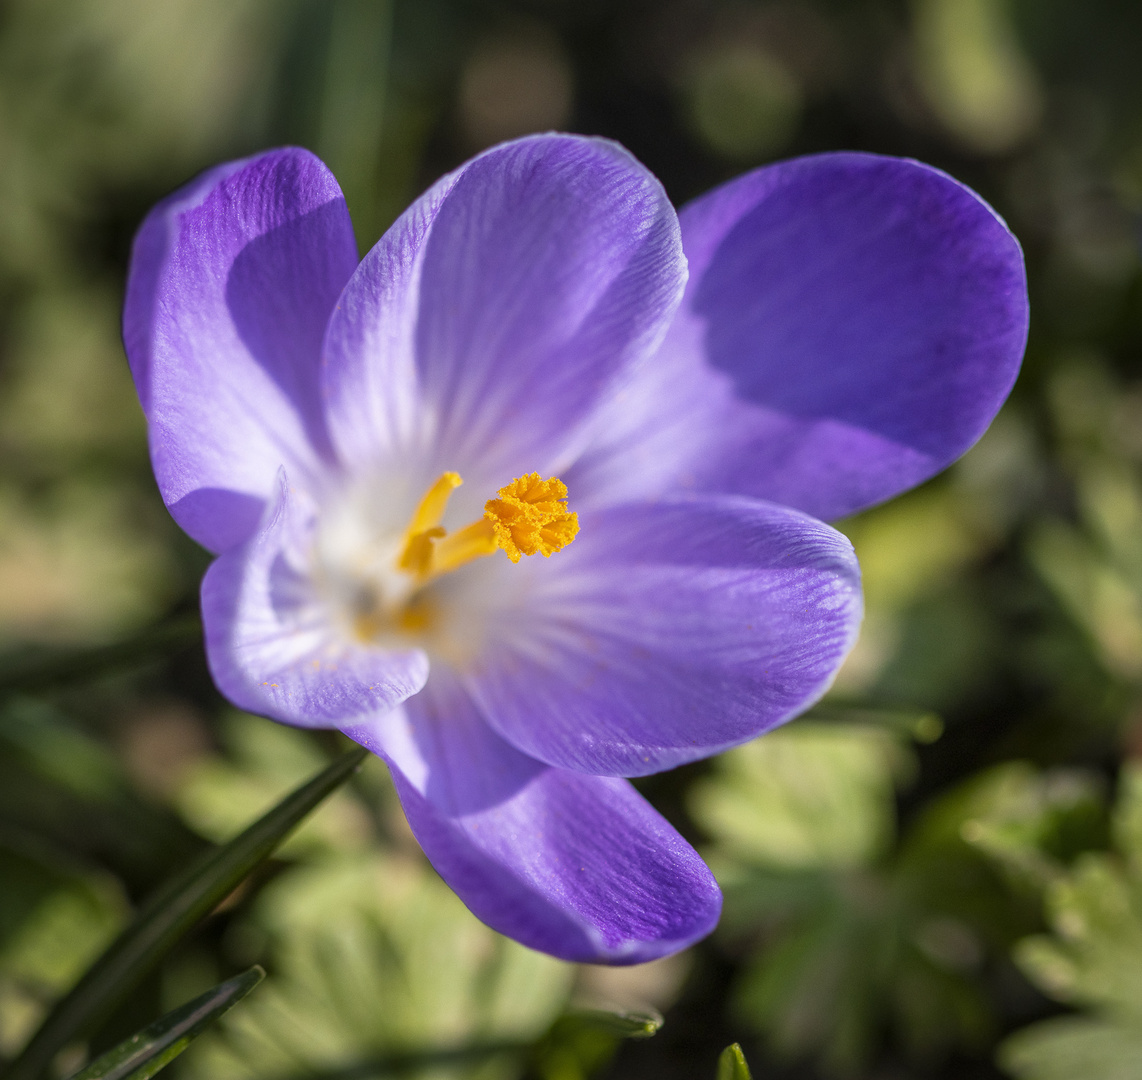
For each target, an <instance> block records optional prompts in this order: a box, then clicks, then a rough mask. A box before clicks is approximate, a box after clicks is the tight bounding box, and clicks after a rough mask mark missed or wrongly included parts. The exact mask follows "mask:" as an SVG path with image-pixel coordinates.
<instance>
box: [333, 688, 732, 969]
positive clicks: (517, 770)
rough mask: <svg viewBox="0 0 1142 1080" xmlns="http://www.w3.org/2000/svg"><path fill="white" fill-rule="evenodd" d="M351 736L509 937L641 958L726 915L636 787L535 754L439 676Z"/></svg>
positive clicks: (689, 853)
mask: <svg viewBox="0 0 1142 1080" xmlns="http://www.w3.org/2000/svg"><path fill="white" fill-rule="evenodd" d="M346 733H347V734H348V735H350V737H352V738H354V739H356V740H357V741H358V742H361V743H363V744H364V745H366V746H368V747H369V748H370V749H372V750H374V751H375V752H376V753H379V754H381V755H382V756H383V757H384V758H385V759H386V760H387V761H388V763H389V766H390V768H391V770H392V773H393V779H394V781H395V783H396V787H397V791H398V793H399V794H400V799H401V803H402V805H403V806H404V811H405V814H406V815H407V817H408V820H409V824H410V825H411V826H412V830H413V832H414V834H415V835H416V838H417V840H418V841H419V842H420V845H421V847H423V848H424V852H425V854H426V855H427V856H428V858H429V860H430V861H431V862H432V864H433V866H435V867H436V869H437V871H438V872H439V873H440V875H441V877H443V878H444V880H445V881H446V882H448V884H449V885H450V886H451V887H452V889H453V890H455V892H456V894H457V895H458V896H459V897H460V898H461V899H462V900H463V901H464V903H465V904H467V905H468V907H469V908H470V909H471V911H472V912H473V914H475V915H476V916H477V917H478V918H480V919H482V920H483V921H484V922H485V923H487V924H488V925H489V926H491V927H493V928H494V929H496V930H498V931H500V933H503V934H507V935H508V936H509V937H512V938H515V940H517V941H521V942H523V944H525V945H528V946H530V947H531V948H534V949H540V950H542V951H543V952H547V953H551V954H552V955H554V956H558V957H561V958H562V959H565V960H575V961H584V962H590V963H609V964H636V963H642V962H643V961H646V960H653V959H655V958H657V957H660V956H665V955H668V954H670V953H673V952H677V951H678V950H679V949H683V948H685V947H686V946H687V945H690V944H692V943H693V942H694V941H697V940H698V939H699V938H702V937H705V936H706V934H708V933H709V932H710V931H711V930H712V929H713V928H714V926H715V924H716V923H717V919H718V914H719V912H720V910H721V894H720V892H719V891H718V886H717V884H716V882H715V881H714V878H713V876H712V875H711V873H710V871H709V870H708V869H707V867H706V865H705V864H704V863H703V862H702V860H701V859H700V858H699V857H698V855H697V853H696V852H695V851H694V849H693V848H692V847H691V846H690V845H689V844H688V843H686V841H685V840H684V839H682V837H681V836H679V834H678V833H677V831H676V830H675V829H674V828H673V827H672V826H671V825H670V824H669V823H668V822H667V821H666V820H665V819H664V818H663V817H662V816H661V815H660V814H658V813H657V811H655V810H654V809H653V808H652V807H651V806H650V804H649V803H647V802H646V800H645V799H643V798H642V797H641V796H640V795H639V794H638V793H637V792H636V791H635V790H634V788H633V787H631V786H630V784H629V783H627V782H626V781H624V780H615V779H610V778H606V777H596V776H584V775H582V774H578V773H571V772H566V771H564V770H562V769H552V768H548V767H546V766H543V765H541V764H539V763H538V762H536V761H534V760H532V759H530V758H527V757H525V756H524V755H522V754H520V753H519V752H518V751H516V750H514V749H512V747H510V746H508V745H507V744H506V743H504V742H503V741H502V740H501V739H499V738H498V737H497V736H496V735H495V734H493V733H492V731H491V730H490V729H489V728H488V727H487V726H486V725H485V724H484V723H483V722H482V720H481V719H480V717H479V716H478V715H477V714H476V712H475V711H474V708H473V705H472V703H471V702H470V701H468V700H467V699H466V697H465V695H464V694H463V692H457V691H456V690H455V688H454V687H449V686H446V685H443V684H441V683H437V681H436V680H435V678H434V680H433V684H432V685H431V686H430V687H429V689H427V690H426V691H425V692H424V693H422V694H420V695H418V696H417V697H416V698H414V699H412V700H411V701H409V702H408V703H407V704H406V705H405V706H404V707H403V708H401V709H397V710H394V711H393V712H391V713H389V714H387V715H386V716H385V717H383V718H380V719H378V720H375V721H373V722H372V723H370V724H366V725H362V726H359V727H356V728H353V729H347V731H346Z"/></svg>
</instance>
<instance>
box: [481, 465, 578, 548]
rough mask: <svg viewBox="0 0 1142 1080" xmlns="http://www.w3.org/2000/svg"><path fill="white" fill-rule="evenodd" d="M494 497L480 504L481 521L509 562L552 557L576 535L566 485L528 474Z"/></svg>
mask: <svg viewBox="0 0 1142 1080" xmlns="http://www.w3.org/2000/svg"><path fill="white" fill-rule="evenodd" d="M496 494H497V495H498V496H499V498H497V499H489V500H488V501H487V502H486V503H485V504H484V520H485V521H487V522H489V523H490V524H491V526H492V532H493V534H494V535H495V542H496V544H497V545H498V546H499V547H501V548H503V549H504V551H505V552H507V556H508V558H509V559H511V561H512V562H519V560H520V559H521V558H522V557H523V556H524V555H535V554H536V553H537V552H538V553H539V554H541V555H543V556H545V557H546V556H548V555H552V554H554V553H555V552H556V551H558V550H559V549H560V548H564V547H566V546H567V545H568V544H569V543H571V541H572V540H574V539H575V535H576V533H578V532H579V518H578V515H576V514H573V513H569V512H568V510H567V485H566V484H565V483H563V481H562V480H560V479H559V478H558V477H555V476H552V477H550V478H549V479H547V480H544V479H543V478H542V477H541V476H540V475H539V473H528V474H527V475H526V476H520V477H517V478H516V479H515V480H513V481H512V482H511V483H510V484H508V485H507V487H502V488H500V490H499V491H498V492H497V493H496Z"/></svg>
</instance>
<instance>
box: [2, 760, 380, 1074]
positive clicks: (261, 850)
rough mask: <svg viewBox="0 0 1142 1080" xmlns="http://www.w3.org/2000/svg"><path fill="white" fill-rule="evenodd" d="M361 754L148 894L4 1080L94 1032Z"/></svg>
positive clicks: (36, 1069)
mask: <svg viewBox="0 0 1142 1080" xmlns="http://www.w3.org/2000/svg"><path fill="white" fill-rule="evenodd" d="M366 754H367V751H366V750H364V749H354V750H350V751H349V752H348V753H347V754H343V755H342V756H341V757H340V758H338V759H337V760H336V761H335V762H333V764H331V765H330V766H329V767H328V768H327V769H325V770H324V771H322V772H321V773H319V774H318V775H317V776H315V777H314V778H313V779H312V780H310V781H308V782H307V783H305V784H303V785H302V786H301V787H299V788H297V789H296V790H295V791H293V792H292V793H291V794H289V795H287V796H286V797H285V798H284V799H283V800H282V801H281V802H280V803H278V804H277V806H275V807H274V808H273V809H272V810H270V811H269V812H268V813H266V814H265V815H264V816H263V817H261V818H259V819H258V820H257V821H255V822H254V824H253V825H251V826H250V827H249V828H248V829H246V831H245V832H243V833H242V834H241V835H239V836H236V837H235V838H234V839H233V840H231V841H230V842H229V843H228V844H224V845H223V846H222V847H219V848H215V849H213V850H211V851H208V852H206V853H205V854H204V855H203V856H202V857H201V858H199V859H197V860H196V861H195V862H193V863H191V865H190V866H188V867H187V868H186V870H184V871H183V872H182V873H181V874H179V875H178V876H176V877H175V878H174V879H173V880H172V881H170V882H169V883H168V884H167V885H165V886H164V887H163V888H161V889H160V890H159V891H158V892H157V893H156V894H155V895H154V896H153V897H151V899H150V900H148V901H147V902H146V903H145V904H144V905H143V906H142V908H141V909H140V910H139V913H138V915H137V916H136V917H135V920H134V921H133V922H132V923H131V925H130V926H128V927H127V929H126V930H124V931H123V933H122V934H120V935H119V937H118V938H117V939H116V940H115V941H113V942H112V943H111V945H110V946H109V947H108V949H107V951H106V952H105V953H104V954H103V955H102V956H101V957H100V958H99V959H98V960H96V962H95V963H94V964H93V965H92V967H91V968H90V969H89V970H88V972H87V973H86V974H85V975H84V976H83V978H81V979H80V980H79V982H78V983H77V984H76V986H75V987H74V989H73V990H72V991H71V992H70V993H69V994H68V995H67V996H66V997H65V998H64V999H63V1000H62V1001H61V1002H60V1003H59V1004H58V1005H56V1007H55V1008H54V1009H53V1010H52V1011H51V1012H50V1013H49V1014H48V1018H47V1019H46V1020H45V1021H44V1023H43V1026H42V1027H41V1028H40V1029H39V1031H37V1032H36V1034H35V1035H34V1036H33V1037H32V1041H31V1042H30V1043H28V1045H27V1046H26V1047H25V1049H24V1051H23V1053H21V1054H20V1056H19V1057H18V1058H17V1059H16V1060H15V1061H14V1062H13V1063H12V1064H11V1065H10V1066H9V1068H8V1070H7V1071H6V1072H5V1073H4V1080H38V1077H40V1076H41V1075H42V1074H43V1072H44V1070H45V1069H46V1068H47V1066H48V1064H49V1063H50V1062H51V1060H52V1058H54V1057H55V1055H56V1054H57V1053H58V1052H59V1050H60V1049H61V1048H62V1047H64V1046H66V1045H67V1044H68V1043H69V1042H71V1041H72V1040H73V1039H76V1038H80V1037H82V1036H84V1035H87V1034H89V1033H90V1032H91V1031H93V1030H94V1029H95V1028H96V1026H97V1025H98V1024H99V1023H100V1021H102V1020H104V1019H105V1018H106V1017H107V1016H108V1015H109V1014H110V1013H111V1012H112V1011H113V1010H114V1009H115V1007H116V1006H117V1005H118V1004H119V1003H120V1002H121V1001H122V1000H123V999H124V998H125V997H126V996H127V995H128V994H129V993H130V992H131V990H132V989H133V988H134V987H135V986H136V985H138V983H139V981H140V980H141V979H143V978H144V977H145V976H146V975H147V973H148V972H150V971H151V970H152V969H153V968H154V967H155V966H156V965H157V964H158V963H159V961H161V960H162V958H163V957H164V956H165V955H166V954H167V953H168V952H169V951H170V950H171V948H173V946H174V945H175V944H176V943H177V942H178V941H179V940H180V939H181V938H182V937H183V936H184V935H185V934H186V933H187V932H188V931H189V930H190V929H191V928H192V927H193V926H194V925H195V924H196V923H198V921H199V920H200V919H202V918H203V917H204V916H206V915H208V914H209V913H210V912H211V911H212V910H213V909H214V908H215V907H216V906H217V905H218V904H219V902H220V901H222V900H223V899H225V898H226V897H227V896H228V895H229V894H230V893H231V892H233V890H234V889H235V888H236V887H237V886H238V885H239V884H240V883H241V881H242V879H243V878H245V877H246V875H247V874H249V873H250V871H251V870H253V869H254V868H255V867H256V866H257V865H258V864H259V863H261V862H263V861H264V860H265V859H267V858H269V856H270V855H271V854H272V853H273V851H274V849H275V848H277V846H278V845H279V844H280V843H281V842H282V841H283V840H284V839H285V838H286V837H287V836H288V835H289V833H290V832H291V831H292V830H293V828H294V827H295V826H296V825H297V824H298V823H299V822H300V821H301V820H302V819H303V818H304V817H305V816H306V815H307V814H308V813H309V812H310V811H311V810H313V809H314V808H315V807H316V806H318V805H319V804H320V803H321V802H322V800H323V799H325V798H326V797H327V796H328V795H330V794H332V792H334V791H335V790H336V789H337V788H338V787H339V786H340V785H341V784H343V783H344V782H345V781H346V780H347V779H348V778H349V777H350V776H351V775H352V774H353V773H354V772H355V771H356V769H357V767H358V766H359V765H360V763H361V762H362V761H363V760H364V758H365V755H366Z"/></svg>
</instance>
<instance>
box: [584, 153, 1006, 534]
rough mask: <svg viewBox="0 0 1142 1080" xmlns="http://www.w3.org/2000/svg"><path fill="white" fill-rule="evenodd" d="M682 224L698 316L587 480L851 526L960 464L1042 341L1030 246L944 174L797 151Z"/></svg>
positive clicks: (709, 201)
mask: <svg viewBox="0 0 1142 1080" xmlns="http://www.w3.org/2000/svg"><path fill="white" fill-rule="evenodd" d="M681 221H682V237H683V246H684V248H685V251H686V255H687V258H688V259H689V263H690V281H689V284H688V287H687V290H686V296H685V299H684V300H683V304H682V308H681V310H680V312H679V315H678V317H677V319H676V320H675V322H674V324H673V326H672V327H671V330H670V333H669V335H668V337H667V340H666V342H665V343H664V345H663V347H662V349H661V351H660V353H659V354H658V356H656V357H655V359H654V361H653V363H652V364H651V365H648V369H647V373H646V379H645V380H644V381H643V383H641V384H640V385H638V386H637V387H632V389H631V391H630V393H629V395H628V397H629V400H625V401H616V402H615V403H614V405H613V407H612V409H611V411H610V413H608V414H607V416H606V417H604V418H602V420H601V422H600V431H601V437H600V444H599V448H598V450H597V451H596V452H595V453H593V454H592V456H591V459H590V461H588V462H584V466H583V469H582V471H583V473H584V475H586V474H587V472H588V466H589V467H590V472H591V474H592V476H593V479H592V480H591V481H590V483H588V484H587V485H586V486H587V487H589V488H594V487H600V488H609V489H610V490H611V491H612V497H617V496H618V495H619V494H620V493H621V492H622V490H623V484H624V482H625V481H624V477H625V476H628V475H631V474H632V473H633V474H635V475H638V476H639V478H640V480H641V481H642V482H643V483H647V482H650V483H657V484H658V485H659V486H660V487H664V488H669V487H671V486H681V487H687V486H697V487H699V488H700V489H704V490H709V489H714V490H723V491H732V492H739V493H744V494H750V495H755V496H758V497H760V498H765V499H772V500H773V501H775V502H779V503H782V504H784V505H788V506H794V507H796V508H798V509H800V510H804V511H805V512H807V513H810V514H813V515H814V516H816V517H820V518H825V519H835V518H837V517H840V516H843V515H845V514H849V513H852V512H854V511H856V510H859V509H862V508H863V507H866V506H869V505H871V504H873V503H877V502H880V501H881V500H883V499H887V498H889V497H890V496H892V495H896V494H898V493H899V492H901V491H904V490H906V489H907V488H909V487H912V486H913V485H915V484H917V483H919V482H920V481H922V480H925V479H927V478H928V477H929V476H931V475H932V474H934V473H935V472H937V471H939V470H940V469H942V468H943V467H944V466H946V465H947V464H949V463H950V462H951V461H953V460H955V458H957V457H959V455H960V454H962V453H963V452H964V451H965V450H967V449H968V447H970V446H971V445H972V444H973V443H974V442H975V441H976V439H978V438H979V436H980V435H981V434H982V433H983V431H984V430H985V429H986V427H987V425H988V424H989V423H990V421H991V419H992V417H993V416H994V415H995V413H996V412H997V411H998V409H999V407H1000V405H1001V404H1002V403H1003V401H1004V399H1005V398H1006V397H1007V394H1008V392H1009V391H1010V389H1011V386H1012V384H1013V382H1014V381H1015V376H1016V374H1017V373H1018V370H1019V364H1020V361H1021V359H1022V356H1023V348H1024V345H1025V342H1026V336H1027V321H1028V308H1027V286H1026V278H1025V273H1024V268H1023V256H1022V252H1021V251H1020V248H1019V244H1018V242H1017V241H1016V239H1015V237H1014V236H1012V234H1011V232H1010V231H1009V230H1008V228H1007V226H1006V225H1005V224H1004V223H1003V222H1002V221H1001V220H1000V218H999V217H998V216H997V215H996V214H995V212H994V211H993V210H992V209H991V208H990V207H989V206H988V205H987V204H986V203H984V202H983V201H982V200H981V199H980V198H979V197H978V196H977V195H976V194H975V193H974V192H972V191H970V190H969V189H968V188H966V187H964V186H963V185H962V184H960V183H958V182H957V181H955V180H953V179H952V178H951V177H949V176H947V175H946V174H944V173H942V172H940V171H939V170H937V169H933V168H931V167H929V166H926V165H921V164H919V163H918V162H914V161H906V160H900V159H895V158H885V157H877V156H874V155H871V154H853V153H840V154H823V155H820V156H817V157H808V158H800V159H797V160H793V161H788V162H784V163H781V164H778V165H771V166H768V167H766V168H762V169H758V170H756V171H754V172H751V173H747V174H746V175H744V176H742V177H740V178H738V179H737V180H734V181H731V182H730V183H728V184H725V185H723V186H722V187H720V188H717V189H715V190H714V191H712V192H710V193H709V194H708V195H705V196H703V197H701V198H699V199H697V200H696V201H695V202H693V203H691V204H690V205H688V206H687V207H686V208H685V209H684V210H683V211H682V214H681ZM628 449H629V451H630V454H627V450H628ZM631 455H633V457H632V456H631ZM616 462H621V463H622V467H621V469H614V468H613V466H614V465H615V463H616ZM567 480H568V483H572V482H573V477H572V476H568V477H567Z"/></svg>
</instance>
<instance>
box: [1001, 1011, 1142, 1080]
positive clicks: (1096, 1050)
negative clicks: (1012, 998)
mask: <svg viewBox="0 0 1142 1080" xmlns="http://www.w3.org/2000/svg"><path fill="white" fill-rule="evenodd" d="M999 1064H1000V1065H1001V1066H1002V1067H1003V1068H1004V1070H1005V1071H1007V1072H1009V1073H1011V1074H1012V1075H1013V1076H1016V1077H1019V1080H1076V1077H1081V1078H1082V1080H1138V1077H1140V1076H1142V1027H1140V1026H1138V1025H1130V1024H1127V1023H1123V1022H1121V1021H1119V1020H1097V1019H1088V1018H1087V1017H1085V1016H1064V1017H1060V1018H1059V1019H1057V1020H1045V1021H1043V1022H1042V1023H1039V1024H1032V1025H1031V1026H1030V1027H1028V1028H1024V1029H1023V1030H1022V1031H1018V1032H1016V1033H1015V1034H1014V1035H1012V1036H1011V1038H1009V1039H1008V1040H1007V1041H1006V1042H1005V1043H1003V1045H1002V1046H1001V1047H1000V1049H999Z"/></svg>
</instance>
